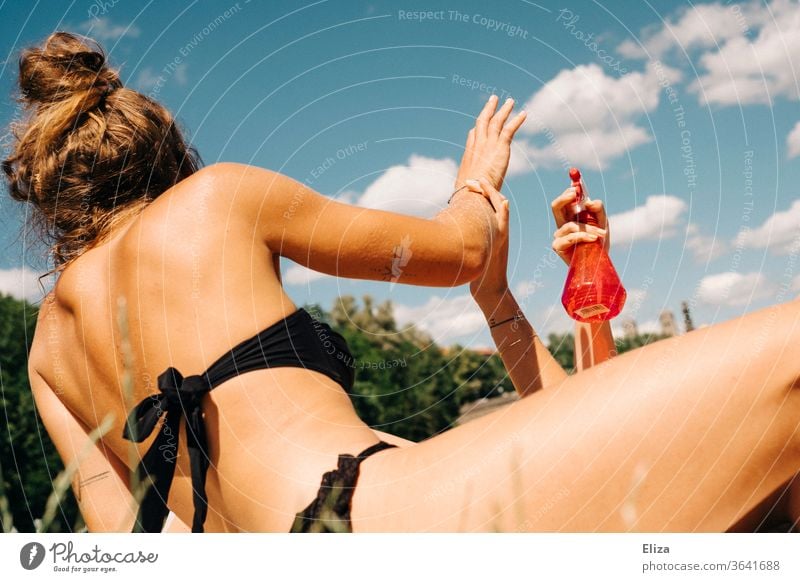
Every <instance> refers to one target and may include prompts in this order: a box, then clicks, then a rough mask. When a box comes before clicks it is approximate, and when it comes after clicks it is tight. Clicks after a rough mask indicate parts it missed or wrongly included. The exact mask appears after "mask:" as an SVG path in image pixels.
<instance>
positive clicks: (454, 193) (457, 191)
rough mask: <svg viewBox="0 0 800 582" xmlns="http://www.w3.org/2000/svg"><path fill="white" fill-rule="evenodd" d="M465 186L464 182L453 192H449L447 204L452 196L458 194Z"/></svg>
mask: <svg viewBox="0 0 800 582" xmlns="http://www.w3.org/2000/svg"><path fill="white" fill-rule="evenodd" d="M466 187H467V185H466V184H464V185H463V186H461V188H458V189H457V190H456V191H455V192H453V193H452V194H450V198H448V199H447V203H448V204H450V201H451V200H452V199H453V196H455V195H456V194H458V193H459V192H461V191H462V190H463V189H464V188H466Z"/></svg>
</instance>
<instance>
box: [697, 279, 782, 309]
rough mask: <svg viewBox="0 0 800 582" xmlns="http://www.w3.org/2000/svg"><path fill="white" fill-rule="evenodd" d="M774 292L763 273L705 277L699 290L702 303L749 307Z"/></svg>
mask: <svg viewBox="0 0 800 582" xmlns="http://www.w3.org/2000/svg"><path fill="white" fill-rule="evenodd" d="M772 291H774V289H773V286H772V285H771V284H770V283H769V281H768V280H767V278H766V277H765V276H764V275H762V274H761V273H734V272H730V273H719V274H717V275H708V276H707V277H703V279H702V280H701V281H700V285H699V288H698V297H699V299H700V300H701V301H703V302H705V303H709V304H711V305H747V304H749V303H751V302H753V301H756V300H758V299H764V298H765V297H767V296H769V295H770V293H771V292H772Z"/></svg>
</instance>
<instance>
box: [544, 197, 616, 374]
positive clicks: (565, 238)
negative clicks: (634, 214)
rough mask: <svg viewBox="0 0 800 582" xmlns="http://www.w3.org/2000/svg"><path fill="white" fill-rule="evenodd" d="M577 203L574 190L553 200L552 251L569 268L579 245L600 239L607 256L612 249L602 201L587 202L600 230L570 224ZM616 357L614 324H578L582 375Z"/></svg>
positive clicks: (577, 349) (578, 360)
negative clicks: (570, 212)
mask: <svg viewBox="0 0 800 582" xmlns="http://www.w3.org/2000/svg"><path fill="white" fill-rule="evenodd" d="M574 199H575V191H574V189H573V188H567V189H566V190H564V192H562V193H561V195H560V196H558V197H557V198H556V199H555V200H553V204H552V208H553V216H554V218H555V221H556V231H555V233H554V235H553V250H554V251H556V253H558V256H560V257H561V258H562V260H563V261H564V262H565V263H566V264H567V265H569V264H570V261H571V260H572V253H573V250H574V248H575V245H576V244H580V243H583V242H592V241H595V240H597V238H598V237H601V238H602V239H603V246H604V248H605V249H606V252H608V249H609V248H610V246H611V237H610V235H609V230H610V229H609V224H608V219H607V218H606V211H605V208H604V207H603V202H602V201H601V200H587V201H586V208H587V209H589V210H591V211H592V212H594V213H595V216H597V223H598V225H599V228H598V227H595V226H592V225H587V224H578V223H576V222H571V221H568V220H567V216H566V213H565V209H566V208H567V207H568V206H569V204H571V203H572V201H573V200H574ZM616 355H617V348H616V345H615V344H614V336H613V335H612V333H611V324H610V323H609V322H608V321H604V322H602V323H581V322H575V369H576V370H577V371H578V372H580V371H581V370H586V369H588V368H591V367H592V366H594V365H596V364H599V363H601V362H604V361H606V360H608V359H610V358H613V357H614V356H616Z"/></svg>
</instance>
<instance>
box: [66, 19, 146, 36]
mask: <svg viewBox="0 0 800 582" xmlns="http://www.w3.org/2000/svg"><path fill="white" fill-rule="evenodd" d="M78 30H80V31H81V32H84V33H85V34H86V36H89V37H91V38H93V39H95V40H99V41H101V42H105V41H109V40H118V39H120V38H122V37H123V36H129V37H131V38H137V37H138V36H139V35H140V34H141V32H142V31H141V30H140V29H139V28H138V27H137V26H136V25H133V24H129V25H124V24H114V23H113V22H112V21H111V19H110V18H108V17H106V16H101V17H99V18H92V19H91V20H87V21H85V22H81V23H80V24H79V25H78Z"/></svg>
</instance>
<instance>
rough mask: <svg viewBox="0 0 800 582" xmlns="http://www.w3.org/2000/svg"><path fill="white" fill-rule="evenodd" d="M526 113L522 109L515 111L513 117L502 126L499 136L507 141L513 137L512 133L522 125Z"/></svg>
mask: <svg viewBox="0 0 800 582" xmlns="http://www.w3.org/2000/svg"><path fill="white" fill-rule="evenodd" d="M526 115H527V113H526V112H525V110H524V109H523V110H522V111H520V112H519V113H517V114H516V115H515V116H514V118H513V119H512V120H511V121H509V122H508V124H507V125H506V126H505V127H504V128H503V131H501V132H500V137H502V138H503V139H506V140H508V141H509V142H510V141H511V140H512V139H514V134H515V133H517V130H518V129H519V128H520V127H521V126H522V123H523V122H524V121H525V117H526Z"/></svg>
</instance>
